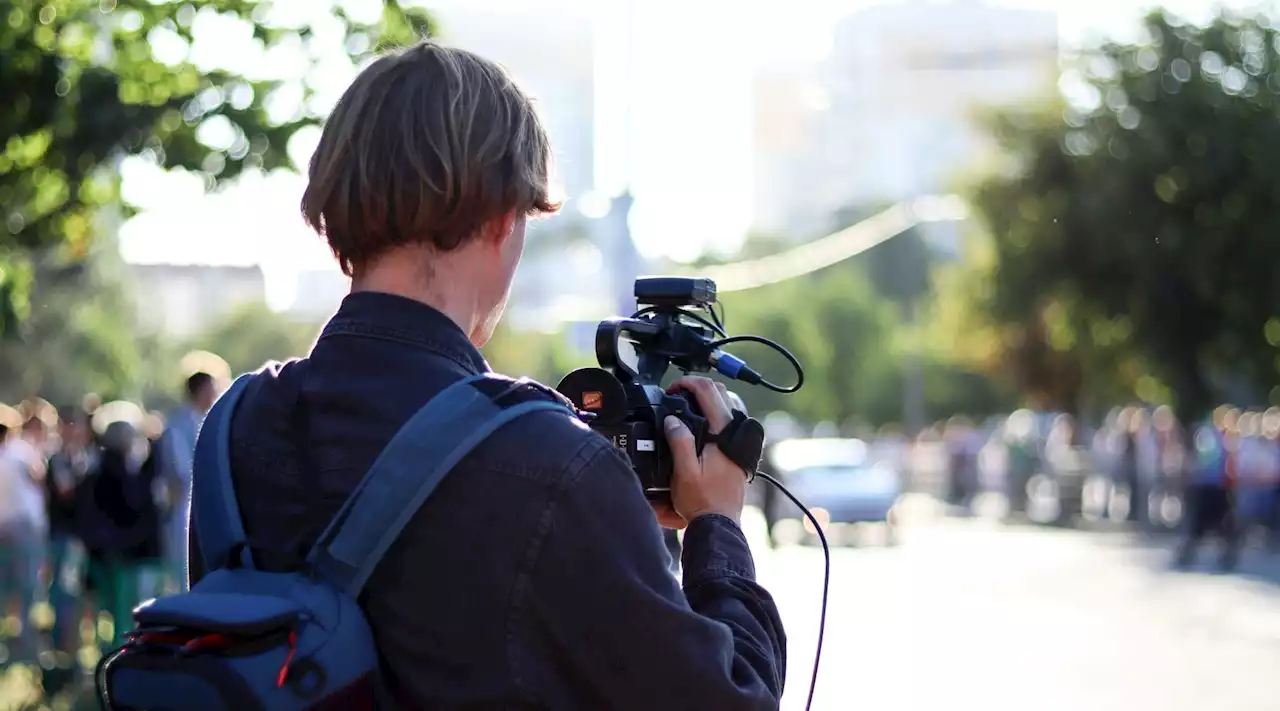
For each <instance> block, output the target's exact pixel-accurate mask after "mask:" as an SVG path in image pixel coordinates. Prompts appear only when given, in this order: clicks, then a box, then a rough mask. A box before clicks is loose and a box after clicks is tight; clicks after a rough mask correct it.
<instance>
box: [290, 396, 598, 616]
mask: <svg viewBox="0 0 1280 711" xmlns="http://www.w3.org/2000/svg"><path fill="white" fill-rule="evenodd" d="M496 384H500V385H502V386H505V387H501V388H499V389H495V388H494V387H493V385H496ZM523 385H524V383H523V382H522V381H511V380H508V379H506V378H502V377H501V376H497V375H491V374H484V375H477V376H472V377H469V378H464V379H462V380H459V381H457V382H455V383H454V384H452V385H450V386H449V387H447V388H445V389H444V390H443V391H442V392H440V394H438V395H436V396H435V397H433V398H432V399H431V400H430V401H429V402H428V403H427V404H426V405H425V406H424V407H423V408H422V409H421V410H418V412H417V413H416V414H414V416H413V417H411V418H409V421H408V422H406V423H405V425H404V426H403V427H401V428H400V431H398V432H397V433H396V435H395V436H394V437H393V438H392V439H391V442H390V443H389V444H388V445H387V446H386V448H384V449H383V450H382V453H381V454H379V455H378V458H377V459H376V460H374V462H373V466H372V467H370V468H369V472H368V473H367V474H365V476H364V479H363V480H361V482H360V484H359V486H357V487H356V490H355V491H354V492H353V493H352V494H351V496H350V497H349V498H348V499H347V501H346V503H344V504H343V506H342V508H341V509H340V510H339V511H338V514H337V515H336V516H334V518H333V521H332V522H331V523H330V524H329V527H328V528H326V529H325V531H324V533H322V534H321V535H320V538H319V539H318V540H317V542H316V545H315V547H314V548H312V550H311V553H310V554H309V555H308V556H307V562H308V563H309V564H310V565H311V567H312V570H314V571H316V573H318V574H319V575H320V576H321V577H322V578H323V579H325V580H327V581H329V582H330V583H332V584H333V585H335V586H337V587H339V588H340V589H342V590H343V591H344V592H345V593H346V594H347V595H350V596H351V597H353V598H355V597H359V595H360V591H361V590H362V589H363V588H364V585H365V583H366V582H367V581H368V579H369V576H370V575H371V574H372V573H373V570H374V568H375V567H377V565H378V562H379V561H381V560H382V556H383V555H384V554H386V552H387V549H388V548H390V547H391V544H392V543H394V542H395V540H396V538H397V537H398V536H399V535H400V531H401V530H402V529H403V528H404V527H405V525H407V524H408V523H409V520H410V519H411V518H412V517H413V515H414V513H415V512H417V510H418V509H419V508H421V507H422V504H423V503H424V502H425V501H426V500H427V498H428V497H430V496H431V494H432V492H434V491H435V489H436V487H437V486H438V485H439V484H440V482H441V481H443V480H444V478H445V476H446V475H448V474H449V472H450V471H451V470H452V469H453V468H454V467H455V466H456V465H457V464H458V462H459V461H461V460H462V458H463V457H465V456H466V455H467V454H468V453H470V452H471V450H472V449H474V448H475V447H476V445H478V444H480V443H481V442H483V441H484V440H485V439H486V438H488V437H489V435H491V434H493V432H495V431H496V430H497V429H498V428H500V427H502V426H503V425H505V424H507V423H508V422H511V421H512V420H514V419H516V418H518V417H521V416H523V415H526V414H529V413H531V412H539V411H543V410H550V411H559V412H566V413H569V414H573V410H572V409H570V408H568V407H567V406H565V405H564V403H562V402H560V401H559V400H553V399H543V398H539V399H537V400H532V401H524V402H518V403H515V404H511V405H509V406H506V407H504V406H502V405H501V404H499V402H498V401H499V400H502V399H504V398H503V395H504V394H506V393H510V392H513V391H514V390H516V389H519V388H522V387H523ZM498 390H501V392H498ZM486 391H490V392H497V394H493V395H491V394H488V393H487V392H486Z"/></svg>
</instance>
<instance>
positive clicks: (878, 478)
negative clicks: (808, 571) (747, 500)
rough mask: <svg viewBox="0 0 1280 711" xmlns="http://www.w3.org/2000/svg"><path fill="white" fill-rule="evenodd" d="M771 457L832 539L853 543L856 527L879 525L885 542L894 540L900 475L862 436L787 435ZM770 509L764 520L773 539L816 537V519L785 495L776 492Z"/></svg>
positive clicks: (807, 539) (790, 540) (810, 540)
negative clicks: (879, 458)
mask: <svg viewBox="0 0 1280 711" xmlns="http://www.w3.org/2000/svg"><path fill="white" fill-rule="evenodd" d="M769 458H770V460H771V464H772V465H773V469H774V471H775V472H777V473H778V474H780V475H781V477H780V478H781V480H782V482H783V485H784V486H786V487H787V488H788V489H789V490H790V491H791V493H792V494H793V495H795V497H796V498H797V499H799V500H800V502H801V503H803V504H804V505H805V506H806V507H808V509H809V511H810V513H812V514H813V517H814V518H816V519H817V520H818V523H819V524H820V525H821V526H822V530H823V533H824V534H825V535H826V537H827V539H828V541H830V542H832V543H836V544H840V543H844V544H848V543H852V542H853V541H854V534H855V527H856V526H858V525H860V524H878V525H880V526H882V527H883V530H884V532H885V542H886V543H888V544H890V545H892V544H893V543H895V542H896V536H895V523H896V521H895V518H896V512H897V505H898V500H899V498H900V497H901V495H902V478H901V475H900V473H899V472H898V471H897V470H896V469H895V468H894V466H893V465H892V464H891V463H889V462H886V461H876V460H874V459H873V458H872V457H871V455H870V452H869V451H868V447H867V444H866V443H865V442H863V441H862V440H859V439H840V438H817V439H792V440H786V441H784V442H779V443H777V444H776V445H774V446H773V447H772V448H771V451H770V452H769ZM770 509H772V510H771V511H766V519H767V521H768V522H769V527H770V534H771V537H772V538H773V540H774V541H776V542H782V543H801V544H812V543H815V542H816V541H817V531H816V530H815V529H814V527H813V522H812V521H810V520H808V518H807V517H805V516H804V515H803V514H802V512H801V511H800V509H799V508H798V507H796V505H795V504H794V503H792V502H791V501H790V500H789V499H787V498H786V497H785V496H777V497H774V500H773V502H772V505H771V506H770Z"/></svg>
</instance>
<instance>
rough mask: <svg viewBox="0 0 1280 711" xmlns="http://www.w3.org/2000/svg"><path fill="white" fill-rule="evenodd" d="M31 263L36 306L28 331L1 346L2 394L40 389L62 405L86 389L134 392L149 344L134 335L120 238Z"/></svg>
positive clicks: (110, 395)
mask: <svg viewBox="0 0 1280 711" xmlns="http://www.w3.org/2000/svg"><path fill="white" fill-rule="evenodd" d="M31 269H32V272H31V273H32V274H33V276H34V277H35V278H34V279H33V280H32V285H31V291H30V292H29V299H30V301H31V304H32V305H33V307H32V309H31V311H30V315H29V317H28V319H27V321H26V322H25V324H24V328H23V331H24V335H25V337H24V338H23V339H21V340H14V341H11V342H9V343H6V344H5V346H4V348H0V384H2V387H0V398H2V399H3V400H5V401H8V402H16V401H18V400H21V399H23V398H27V397H32V396H35V395H40V396H42V397H44V398H45V399H47V400H50V401H51V402H54V403H57V404H59V405H62V404H73V403H78V402H80V399H81V397H83V396H84V394H85V393H88V392H94V393H98V394H99V395H101V396H103V397H105V398H107V399H116V398H120V397H127V396H130V395H132V394H133V391H134V388H135V386H136V385H137V383H138V381H139V378H140V377H142V375H143V368H142V363H143V361H142V351H143V349H144V348H146V347H147V346H148V345H149V344H148V343H146V342H144V341H140V340H139V339H137V338H135V332H134V325H135V324H134V322H133V314H134V310H133V303H132V300H131V298H130V297H131V295H130V294H129V293H128V292H127V291H126V289H125V288H124V281H123V275H122V272H123V270H124V264H123V262H122V261H121V259H120V255H119V252H118V251H117V249H116V245H115V242H114V240H111V239H102V240H98V241H97V242H95V243H94V245H93V246H92V248H91V249H90V251H89V253H88V254H87V255H85V257H84V258H83V259H79V260H76V261H73V262H68V261H67V260H59V259H56V258H55V257H54V255H48V254H46V255H42V256H41V258H39V259H35V260H33V261H32V263H31ZM87 293H91V294H93V298H85V294H87Z"/></svg>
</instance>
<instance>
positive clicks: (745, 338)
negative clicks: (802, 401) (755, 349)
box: [708, 335, 804, 395]
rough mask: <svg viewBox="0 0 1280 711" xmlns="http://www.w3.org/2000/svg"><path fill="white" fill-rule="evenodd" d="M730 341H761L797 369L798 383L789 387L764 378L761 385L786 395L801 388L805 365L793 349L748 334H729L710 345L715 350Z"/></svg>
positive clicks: (762, 337)
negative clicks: (801, 363)
mask: <svg viewBox="0 0 1280 711" xmlns="http://www.w3.org/2000/svg"><path fill="white" fill-rule="evenodd" d="M730 343H761V344H764V345H766V346H769V347H770V348H772V349H773V350H775V351H777V352H778V353H780V354H781V355H782V357H783V358H786V359H787V362H789V363H790V364H791V367H792V368H794V369H795V371H796V384H795V385H792V386H791V387H789V388H784V387H782V386H780V385H775V384H774V383H771V382H769V381H768V380H765V379H764V378H761V379H760V383H759V385H760V386H761V387H764V388H768V389H769V390H772V391H774V392H775V393H782V394H784V395H785V394H788V393H793V392H795V391H797V390H799V389H800V387H801V386H803V385H804V367H803V366H801V365H800V361H799V360H796V357H795V356H793V355H791V351H789V350H787V349H786V348H783V347H782V346H781V345H780V344H778V343H776V342H774V341H771V340H769V339H768V338H765V337H764V336H750V335H747V336H729V337H728V338H721V339H720V340H718V341H712V342H711V343H710V344H708V345H709V346H710V347H711V349H712V350H715V349H717V348H720V347H721V346H726V345H729V344H730Z"/></svg>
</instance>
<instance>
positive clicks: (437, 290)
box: [302, 42, 559, 345]
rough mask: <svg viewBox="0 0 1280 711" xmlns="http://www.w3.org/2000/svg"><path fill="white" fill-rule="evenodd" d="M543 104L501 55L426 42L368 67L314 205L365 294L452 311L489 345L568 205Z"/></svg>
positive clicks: (321, 167) (329, 133) (332, 137)
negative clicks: (529, 224) (520, 279)
mask: <svg viewBox="0 0 1280 711" xmlns="http://www.w3.org/2000/svg"><path fill="white" fill-rule="evenodd" d="M550 156H551V150H550V144H549V143H548V141H547V136H546V133H545V131H544V130H543V127H542V124H541V122H540V120H539V118H538V115H537V113H536V112H535V111H534V108H533V103H532V101H531V100H530V98H529V97H528V96H527V95H525V94H524V93H523V92H522V91H521V90H520V89H519V87H517V86H516V85H515V83H514V82H513V80H512V79H511V77H510V76H509V75H508V74H507V73H506V71H504V70H503V69H502V68H501V67H499V66H498V65H497V64H494V63H493V62H490V61H488V60H485V59H482V58H481V57H478V56H476V55H474V54H472V53H470V52H466V51H463V50H460V49H453V48H449V47H443V46H441V45H438V44H435V43H433V42H422V43H420V44H418V45H415V46H413V47H410V48H408V49H405V50H402V51H399V52H396V53H394V54H388V55H386V56H383V57H381V58H379V59H378V60H376V61H375V62H373V64H371V65H370V66H369V67H368V68H367V69H365V70H364V71H363V72H361V73H360V76H358V77H357V78H356V80H355V82H354V83H352V85H351V87H350V88H348V89H347V91H346V93H345V94H344V95H343V96H342V99H341V100H340V101H339V102H338V105H337V107H336V108H335V109H334V111H333V114H332V115H331V116H330V117H329V120H328V122H327V123H326V124H325V128H324V133H323V135H322V136H321V138H320V144H319V146H318V147H317V148H316V152H315V155H314V156H313V157H312V159H311V167H310V174H309V178H310V183H309V185H308V186H307V190H306V193H305V194H304V195H303V198H302V213H303V216H304V217H305V218H306V221H307V224H309V225H310V226H311V227H312V228H313V229H315V230H316V232H317V233H319V234H320V235H322V236H324V237H325V239H327V240H328V242H329V247H330V248H331V249H332V250H333V253H334V256H335V257H337V259H338V262H339V264H340V265H341V266H342V269H343V271H344V272H345V273H346V274H347V275H348V276H351V277H352V287H353V289H355V290H372V291H386V292H390V293H397V294H400V295H402V296H409V297H411V298H417V299H418V300H421V301H426V302H427V303H430V304H431V305H433V306H435V307H437V308H439V309H440V310H441V311H443V312H445V313H446V314H447V315H448V316H450V317H451V318H452V319H453V320H454V321H455V322H457V323H458V324H459V326H461V327H462V328H463V330H464V331H466V332H467V335H468V336H469V337H470V338H471V340H472V342H473V343H475V344H476V345H483V343H484V342H485V341H487V340H488V338H489V336H490V335H491V334H492V332H493V328H494V327H495V326H496V325H497V321H498V318H499V317H501V315H502V311H503V308H504V307H505V304H506V298H507V294H508V292H509V291H510V287H511V280H512V278H513V277H514V275H515V269H516V266H517V264H518V263H519V261H520V254H521V252H522V251H523V248H524V230H525V220H526V219H527V218H528V217H530V216H534V215H539V214H548V213H552V212H554V211H555V210H556V209H558V207H559V206H558V205H557V204H556V203H555V202H554V201H553V200H552V198H551V197H550V195H549V188H548V171H549V169H550V168H549V166H550Z"/></svg>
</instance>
